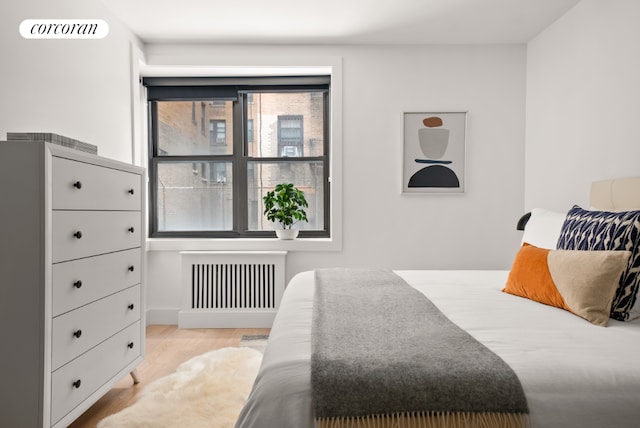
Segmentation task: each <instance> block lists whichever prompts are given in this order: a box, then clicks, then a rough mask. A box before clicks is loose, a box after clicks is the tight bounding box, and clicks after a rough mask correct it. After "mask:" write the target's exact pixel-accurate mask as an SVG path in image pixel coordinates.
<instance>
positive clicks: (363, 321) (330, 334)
mask: <svg viewBox="0 0 640 428" xmlns="http://www.w3.org/2000/svg"><path fill="white" fill-rule="evenodd" d="M315 276H316V278H315V279H316V285H315V295H314V303H313V318H312V341H311V347H312V348H311V350H312V353H311V386H312V393H313V405H314V411H315V417H316V423H317V426H319V427H347V426H348V427H367V426H374V422H375V423H379V422H382V423H389V424H391V425H393V426H398V427H401V426H407V427H410V426H418V423H417V422H416V420H418V422H419V423H424V421H423V420H422V419H427V420H428V421H430V422H429V423H430V424H431V425H425V426H451V427H457V426H465V427H467V426H469V427H484V426H486V427H492V428H495V427H518V426H527V423H528V422H527V416H526V415H527V414H528V408H527V402H526V398H525V396H524V392H523V390H522V386H521V385H520V381H519V380H518V378H517V376H516V374H515V373H514V372H513V370H512V369H511V368H510V367H509V366H508V365H507V364H506V363H505V362H504V361H503V360H502V359H501V358H500V357H498V356H497V355H496V354H494V353H493V352H492V351H491V350H489V349H488V348H487V347H486V346H484V345H483V344H481V343H480V342H478V341H477V340H476V339H474V338H473V337H472V336H471V335H469V334H468V333H467V332H466V331H464V330H463V329H461V328H459V327H458V326H457V325H455V324H454V323H452V322H451V321H449V319H448V318H447V317H446V316H444V315H443V314H442V312H440V310H439V309H438V308H437V307H436V306H435V305H434V304H433V303H432V302H431V301H430V300H429V299H427V298H426V297H425V296H424V295H423V294H422V293H420V292H419V291H417V290H416V289H414V288H413V287H411V286H410V285H408V284H407V283H406V282H405V281H404V280H403V279H402V278H400V277H399V276H397V275H396V274H394V273H393V272H390V271H386V270H374V269H319V270H316V272H315ZM375 426H378V425H375ZM420 426H422V425H420Z"/></svg>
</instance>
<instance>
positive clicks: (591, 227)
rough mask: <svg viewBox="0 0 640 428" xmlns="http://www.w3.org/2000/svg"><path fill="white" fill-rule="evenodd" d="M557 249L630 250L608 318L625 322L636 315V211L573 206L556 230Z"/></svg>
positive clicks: (639, 265)
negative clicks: (559, 227)
mask: <svg viewBox="0 0 640 428" xmlns="http://www.w3.org/2000/svg"><path fill="white" fill-rule="evenodd" d="M557 248H558V249H559V250H626V251H631V257H630V259H629V263H628V264H627V268H626V269H625V270H624V272H623V273H622V276H621V277H620V284H619V285H618V289H617V290H616V295H615V297H614V299H613V304H612V306H611V318H613V319H616V320H620V321H629V320H632V319H634V318H637V317H638V316H640V305H637V304H636V303H637V296H636V295H637V293H638V288H639V287H640V211H624V212H609V211H588V210H584V209H582V208H580V207H579V206H577V205H576V206H574V207H573V208H572V209H571V210H569V212H568V213H567V217H566V218H565V220H564V224H563V225H562V230H561V231H560V238H558V245H557Z"/></svg>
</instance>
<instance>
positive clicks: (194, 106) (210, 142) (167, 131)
mask: <svg viewBox="0 0 640 428" xmlns="http://www.w3.org/2000/svg"><path fill="white" fill-rule="evenodd" d="M157 106H158V128H157V129H158V155H159V156H183V155H225V154H231V153H233V135H232V129H233V126H232V124H233V121H232V120H233V111H232V108H233V107H232V106H233V102H232V101H226V100H214V101H211V100H201V101H157Z"/></svg>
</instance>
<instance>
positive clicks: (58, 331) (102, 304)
mask: <svg viewBox="0 0 640 428" xmlns="http://www.w3.org/2000/svg"><path fill="white" fill-rule="evenodd" d="M141 297H142V296H141V295H140V286H139V285H137V286H135V287H131V288H127V289H126V290H123V291H120V292H119V293H116V294H113V295H111V296H108V297H105V298H104V299H101V300H98V301H97V302H93V303H90V304H88V305H86V306H82V307H80V308H78V309H75V310H73V311H71V312H67V313H65V314H63V315H60V316H58V317H55V318H54V319H53V321H52V333H51V334H52V336H51V369H52V370H56V369H57V368H58V367H60V366H62V365H63V364H66V363H67V362H69V361H70V360H72V359H74V358H76V357H77V356H78V355H80V354H82V353H83V352H86V351H87V350H89V349H91V348H92V347H94V346H96V345H97V344H98V343H100V342H102V341H103V340H105V339H106V338H108V337H109V336H111V335H113V334H114V333H116V332H117V331H120V330H122V329H123V328H124V327H126V326H128V325H130V324H132V323H134V322H136V321H138V320H139V319H140V306H141Z"/></svg>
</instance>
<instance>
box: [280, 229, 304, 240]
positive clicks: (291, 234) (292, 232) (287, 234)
mask: <svg viewBox="0 0 640 428" xmlns="http://www.w3.org/2000/svg"><path fill="white" fill-rule="evenodd" d="M298 232H299V231H298V229H276V236H277V237H278V239H296V238H297V237H298Z"/></svg>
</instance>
